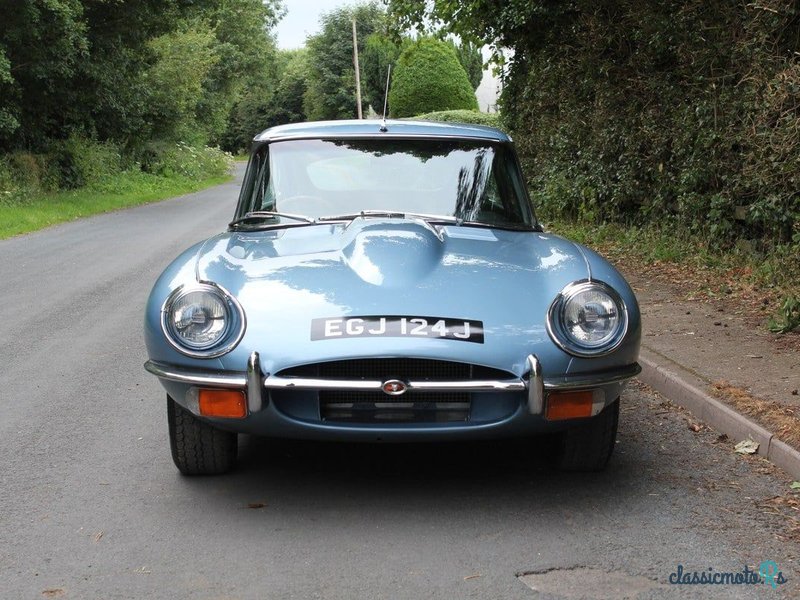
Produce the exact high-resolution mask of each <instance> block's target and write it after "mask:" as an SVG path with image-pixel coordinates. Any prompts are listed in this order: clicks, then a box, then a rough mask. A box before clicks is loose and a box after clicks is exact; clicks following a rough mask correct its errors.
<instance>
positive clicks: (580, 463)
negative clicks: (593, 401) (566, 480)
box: [556, 398, 619, 471]
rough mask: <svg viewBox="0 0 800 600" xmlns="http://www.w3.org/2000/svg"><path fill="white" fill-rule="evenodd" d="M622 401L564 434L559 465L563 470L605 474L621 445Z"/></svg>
mask: <svg viewBox="0 0 800 600" xmlns="http://www.w3.org/2000/svg"><path fill="white" fill-rule="evenodd" d="M618 423H619V398H617V399H616V400H615V401H614V403H613V404H611V405H609V406H606V407H605V408H604V409H603V410H602V412H600V414H598V415H596V416H594V417H592V418H591V419H588V420H586V421H585V422H584V423H581V424H580V425H576V426H575V427H573V428H571V429H568V430H567V431H565V432H564V433H562V434H561V440H560V445H559V453H558V459H557V463H556V464H557V466H558V468H559V469H560V470H562V471H602V470H603V469H605V468H606V465H607V464H608V459H609V458H611V453H612V452H613V451H614V445H615V444H616V443H617V424H618Z"/></svg>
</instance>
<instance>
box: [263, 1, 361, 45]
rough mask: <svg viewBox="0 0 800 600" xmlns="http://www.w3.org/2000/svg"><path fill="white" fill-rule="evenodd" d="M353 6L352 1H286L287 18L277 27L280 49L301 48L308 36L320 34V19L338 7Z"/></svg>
mask: <svg viewBox="0 0 800 600" xmlns="http://www.w3.org/2000/svg"><path fill="white" fill-rule="evenodd" d="M347 4H353V2H352V0H351V1H350V2H348V1H347V0H285V2H284V6H286V9H287V12H286V16H285V17H283V19H281V20H280V22H279V23H278V27H277V32H278V48H281V49H286V50H288V49H291V48H300V47H301V46H303V45H305V43H306V36H308V35H311V34H314V33H317V32H319V17H320V15H321V14H322V13H324V12H330V11H331V10H332V9H334V8H336V7H337V6H345V5H347Z"/></svg>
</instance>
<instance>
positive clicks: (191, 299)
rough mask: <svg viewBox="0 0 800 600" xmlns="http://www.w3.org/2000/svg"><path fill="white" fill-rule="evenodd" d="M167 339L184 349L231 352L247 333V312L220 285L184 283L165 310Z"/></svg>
mask: <svg viewBox="0 0 800 600" xmlns="http://www.w3.org/2000/svg"><path fill="white" fill-rule="evenodd" d="M161 316H162V322H161V324H162V329H163V330H164V335H166V337H167V340H169V342H170V343H171V344H172V345H173V346H174V347H175V348H176V349H177V350H178V351H180V352H182V353H183V354H186V355H188V356H194V357H198V358H213V357H216V356H221V355H223V354H225V353H226V352H230V351H231V350H232V349H233V348H234V347H235V346H236V344H238V343H239V341H240V340H241V339H242V335H244V327H245V318H244V312H243V311H242V308H241V306H240V305H239V303H238V302H236V300H235V299H234V298H233V297H232V296H231V295H230V294H228V293H227V292H226V291H225V290H223V289H222V288H220V287H219V286H216V285H212V284H209V283H200V284H196V285H190V286H181V287H179V288H178V289H176V290H175V291H174V292H172V294H170V296H169V298H167V301H166V302H165V303H164V308H163V310H162V312H161Z"/></svg>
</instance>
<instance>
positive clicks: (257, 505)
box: [247, 502, 266, 509]
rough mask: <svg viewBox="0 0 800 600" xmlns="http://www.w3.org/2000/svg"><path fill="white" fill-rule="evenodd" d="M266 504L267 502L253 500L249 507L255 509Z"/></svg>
mask: <svg viewBox="0 0 800 600" xmlns="http://www.w3.org/2000/svg"><path fill="white" fill-rule="evenodd" d="M265 506H266V504H264V503H263V502H251V503H250V504H248V505H247V508H254V509H255V508H264V507H265Z"/></svg>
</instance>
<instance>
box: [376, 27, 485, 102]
mask: <svg viewBox="0 0 800 600" xmlns="http://www.w3.org/2000/svg"><path fill="white" fill-rule="evenodd" d="M453 109H467V110H477V109H478V100H477V98H476V97H475V92H474V90H473V89H472V84H470V82H469V78H468V77H467V72H466V71H465V70H464V67H462V66H461V63H459V62H458V57H457V56H456V53H455V50H453V48H452V46H450V45H448V44H446V43H445V42H441V41H439V40H435V39H432V38H422V39H420V40H417V41H416V42H415V43H414V44H412V45H411V46H409V47H408V48H406V49H405V50H403V52H402V53H401V54H400V58H398V59H397V65H396V66H395V69H394V71H393V72H392V85H391V89H390V90H389V112H390V114H391V115H392V116H393V117H396V118H403V117H413V116H414V115H418V114H421V113H429V112H432V111H441V110H453Z"/></svg>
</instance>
